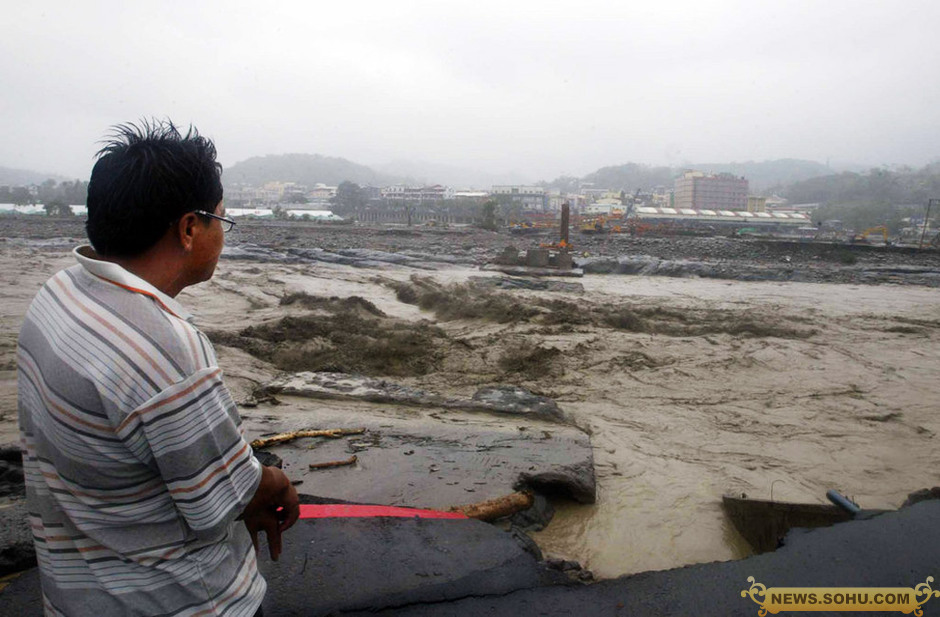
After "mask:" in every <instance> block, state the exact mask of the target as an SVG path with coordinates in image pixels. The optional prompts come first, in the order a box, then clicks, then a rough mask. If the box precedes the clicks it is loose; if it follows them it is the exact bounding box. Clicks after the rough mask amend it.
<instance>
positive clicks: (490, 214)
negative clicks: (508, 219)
mask: <svg viewBox="0 0 940 617" xmlns="http://www.w3.org/2000/svg"><path fill="white" fill-rule="evenodd" d="M498 205H499V204H498V203H497V202H496V201H494V200H492V199H490V200H488V201H485V202H483V208H482V213H481V216H480V227H482V228H483V229H489V230H490V231H496V207H497V206H498Z"/></svg>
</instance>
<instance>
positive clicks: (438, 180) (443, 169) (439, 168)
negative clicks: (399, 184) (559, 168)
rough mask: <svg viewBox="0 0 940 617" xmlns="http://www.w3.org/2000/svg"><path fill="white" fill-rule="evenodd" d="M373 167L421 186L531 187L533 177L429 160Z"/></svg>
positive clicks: (486, 188)
mask: <svg viewBox="0 0 940 617" xmlns="http://www.w3.org/2000/svg"><path fill="white" fill-rule="evenodd" d="M374 167H375V169H377V170H378V171H380V172H382V173H385V174H388V175H391V176H398V177H404V178H413V179H414V181H415V182H416V183H418V184H443V185H445V186H452V187H454V188H476V189H485V190H489V188H490V187H491V186H493V185H494V184H529V183H530V182H531V178H526V177H525V176H523V175H522V174H519V173H514V172H503V173H492V172H487V171H480V170H479V169H469V168H466V167H456V166H452V165H441V164H438V163H428V162H427V161H407V160H397V161H392V162H390V163H385V164H383V165H375V166H374Z"/></svg>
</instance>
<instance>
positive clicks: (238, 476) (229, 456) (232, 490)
mask: <svg viewBox="0 0 940 617" xmlns="http://www.w3.org/2000/svg"><path fill="white" fill-rule="evenodd" d="M240 424H241V421H240V419H239V417H238V413H237V410H236V408H235V403H234V401H233V400H232V397H231V395H230V394H229V392H228V389H227V388H226V387H225V384H224V383H223V382H222V372H221V370H220V369H219V368H218V367H210V368H207V369H203V370H200V371H198V372H196V373H194V374H193V375H191V376H190V377H188V378H186V379H184V380H183V381H180V382H177V383H175V384H173V385H172V386H170V387H168V388H166V389H164V390H163V391H161V392H160V393H159V394H157V395H156V396H154V397H152V398H151V399H150V400H148V401H147V402H146V403H144V404H143V405H141V406H139V407H138V408H136V409H135V410H134V411H133V412H131V413H130V414H128V415H127V417H126V418H125V419H124V420H123V421H122V422H121V424H120V426H118V429H117V434H118V437H119V438H120V439H121V440H122V441H123V442H124V443H125V445H126V446H127V447H128V448H129V449H130V450H131V451H132V452H133V453H134V454H135V456H136V457H137V458H138V459H139V460H141V461H142V462H144V463H145V464H147V465H149V466H151V467H153V468H155V469H156V470H157V471H158V472H159V474H160V476H161V477H162V479H163V482H164V483H165V485H166V488H167V491H168V492H169V495H170V497H171V498H172V500H173V503H174V504H175V506H176V508H177V509H178V510H179V512H180V514H181V515H182V518H183V519H184V520H185V522H186V524H187V525H188V526H189V528H190V529H192V530H193V532H195V533H196V535H197V536H199V537H202V538H211V537H215V536H216V535H217V534H220V533H222V532H223V531H224V530H225V529H226V528H227V526H228V525H229V524H230V523H231V522H232V521H233V520H234V519H235V518H236V517H238V515H240V514H241V512H242V511H243V510H244V509H245V506H246V505H248V502H249V501H251V498H252V497H253V496H254V493H255V490H256V489H257V487H258V484H259V482H260V481H261V465H260V464H259V463H258V461H257V459H255V457H254V456H253V454H252V450H251V446H249V445H248V443H247V442H246V441H245V439H244V438H243V436H242V434H241V431H240V428H239V427H240Z"/></svg>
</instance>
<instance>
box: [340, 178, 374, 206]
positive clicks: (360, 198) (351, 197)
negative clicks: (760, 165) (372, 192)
mask: <svg viewBox="0 0 940 617" xmlns="http://www.w3.org/2000/svg"><path fill="white" fill-rule="evenodd" d="M333 204H334V205H337V206H339V207H340V208H342V209H344V210H358V209H359V208H362V207H363V206H365V204H366V194H365V191H363V190H362V187H360V186H359V185H358V184H356V183H355V182H350V181H349V180H344V181H342V182H340V183H339V186H337V187H336V196H335V197H334V198H333Z"/></svg>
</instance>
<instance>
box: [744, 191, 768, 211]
mask: <svg viewBox="0 0 940 617" xmlns="http://www.w3.org/2000/svg"><path fill="white" fill-rule="evenodd" d="M747 211H748V212H767V198H766V197H763V196H761V195H748V196H747Z"/></svg>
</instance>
